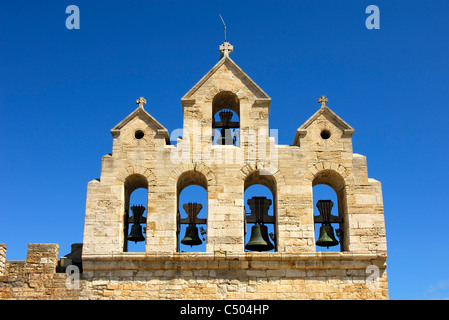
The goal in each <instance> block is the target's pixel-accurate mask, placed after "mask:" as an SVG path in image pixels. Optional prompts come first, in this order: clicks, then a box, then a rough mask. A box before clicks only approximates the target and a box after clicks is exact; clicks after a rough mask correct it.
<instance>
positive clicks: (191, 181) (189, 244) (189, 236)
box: [177, 171, 207, 252]
mask: <svg viewBox="0 0 449 320" xmlns="http://www.w3.org/2000/svg"><path fill="white" fill-rule="evenodd" d="M177 226H178V227H177V251H178V252H206V241H207V180H206V177H205V176H204V175H203V174H202V173H199V172H197V171H188V172H184V173H183V174H182V175H181V176H180V177H179V179H178V184H177Z"/></svg>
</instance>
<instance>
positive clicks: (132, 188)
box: [123, 174, 148, 252]
mask: <svg viewBox="0 0 449 320" xmlns="http://www.w3.org/2000/svg"><path fill="white" fill-rule="evenodd" d="M147 208H148V181H147V179H146V178H145V177H144V176H143V175H140V174H133V175H130V176H128V177H127V178H126V180H125V214H124V224H123V225H124V230H123V232H124V243H123V251H124V252H145V242H146V241H145V239H146V236H145V234H146V216H147V214H146V210H147Z"/></svg>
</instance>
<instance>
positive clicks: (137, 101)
mask: <svg viewBox="0 0 449 320" xmlns="http://www.w3.org/2000/svg"><path fill="white" fill-rule="evenodd" d="M136 104H138V105H139V107H140V108H143V106H144V105H145V104H147V100H145V98H144V97H140V98H139V99H137V100H136Z"/></svg>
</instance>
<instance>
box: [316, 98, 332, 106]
mask: <svg viewBox="0 0 449 320" xmlns="http://www.w3.org/2000/svg"><path fill="white" fill-rule="evenodd" d="M328 101H329V100H327V98H326V97H325V96H321V97H320V98H319V99H318V102H319V103H321V107H326V103H328Z"/></svg>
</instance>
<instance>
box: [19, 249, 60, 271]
mask: <svg viewBox="0 0 449 320" xmlns="http://www.w3.org/2000/svg"><path fill="white" fill-rule="evenodd" d="M58 254H59V245H58V244H53V243H30V244H28V252H27V259H26V269H27V270H28V271H29V272H32V273H49V274H52V273H56V265H57V264H58Z"/></svg>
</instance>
